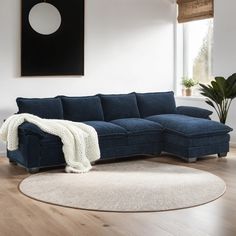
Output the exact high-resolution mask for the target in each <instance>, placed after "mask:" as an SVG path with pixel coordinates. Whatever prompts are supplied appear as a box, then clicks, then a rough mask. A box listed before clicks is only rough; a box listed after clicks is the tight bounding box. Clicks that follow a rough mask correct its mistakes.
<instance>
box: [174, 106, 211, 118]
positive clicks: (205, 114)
mask: <svg viewBox="0 0 236 236" xmlns="http://www.w3.org/2000/svg"><path fill="white" fill-rule="evenodd" d="M212 113H213V112H212V111H209V110H207V109H203V108H199V107H191V106H179V107H177V114H180V115H186V116H192V117H197V118H204V119H210V115H211V114H212Z"/></svg>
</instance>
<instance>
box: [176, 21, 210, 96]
mask: <svg viewBox="0 0 236 236" xmlns="http://www.w3.org/2000/svg"><path fill="white" fill-rule="evenodd" d="M213 28H214V23H213V19H212V18H211V19H205V20H198V21H191V22H187V23H184V24H178V34H179V35H177V36H178V39H177V40H178V45H177V48H178V49H177V54H179V55H177V60H180V61H182V63H179V62H178V66H180V67H182V69H178V71H179V72H178V75H177V77H178V81H177V82H178V85H177V89H178V91H177V92H178V94H180V93H181V92H180V91H181V87H182V86H181V85H180V84H181V78H182V77H183V76H187V77H189V78H193V79H194V80H196V81H199V83H204V84H207V83H209V82H210V81H211V80H212V79H213V76H212V64H213V63H212V60H213V58H212V48H213ZM181 44H182V45H181ZM181 51H182V52H181ZM180 55H181V56H180ZM194 94H195V95H199V92H198V89H197V86H196V87H195V89H194Z"/></svg>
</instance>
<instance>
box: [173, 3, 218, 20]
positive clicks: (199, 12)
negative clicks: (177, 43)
mask: <svg viewBox="0 0 236 236" xmlns="http://www.w3.org/2000/svg"><path fill="white" fill-rule="evenodd" d="M177 3H178V11H179V14H178V22H179V23H183V22H188V21H193V20H201V19H207V18H211V17H213V16H214V0H177Z"/></svg>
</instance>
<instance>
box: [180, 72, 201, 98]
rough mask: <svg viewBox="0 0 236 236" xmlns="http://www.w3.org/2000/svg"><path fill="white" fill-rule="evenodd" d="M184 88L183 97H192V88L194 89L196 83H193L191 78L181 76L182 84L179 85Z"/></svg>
mask: <svg viewBox="0 0 236 236" xmlns="http://www.w3.org/2000/svg"><path fill="white" fill-rule="evenodd" d="M181 84H182V85H183V87H184V89H183V95H185V96H191V95H192V87H194V86H195V85H197V84H198V82H197V81H195V80H194V79H192V78H189V77H187V76H183V77H182V83H181Z"/></svg>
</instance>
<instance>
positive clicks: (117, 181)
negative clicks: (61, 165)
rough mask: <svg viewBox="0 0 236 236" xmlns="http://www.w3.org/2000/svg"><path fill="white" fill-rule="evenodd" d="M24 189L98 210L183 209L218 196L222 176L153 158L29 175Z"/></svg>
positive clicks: (46, 198) (60, 202)
mask: <svg viewBox="0 0 236 236" xmlns="http://www.w3.org/2000/svg"><path fill="white" fill-rule="evenodd" d="M19 188H20V191H21V192H22V193H24V194H25V195H27V196H29V197H31V198H33V199H36V200H39V201H43V202H47V203H51V204H56V205H61V206H66V207H73V208H80V209H87V210H99V211H118V212H136V211H139V212H145V211H164V210H173V209H181V208H187V207H192V206H197V205H201V204H204V203H207V202H210V201H213V200H215V199H217V198H219V197H220V196H221V195H223V194H224V192H225V189H226V186H225V183H224V181H223V180H222V179H220V178H219V177H217V176H215V175H213V174H211V173H208V172H205V171H200V170H197V169H193V168H188V167H183V166H176V165H170V164H163V163H158V162H154V161H151V160H144V161H131V162H122V163H112V164H103V165H95V166H94V167H93V169H92V170H91V171H90V172H89V173H86V174H67V173H64V172H63V170H61V171H60V170H59V171H58V170H57V171H53V172H52V171H51V172H44V173H40V174H36V175H31V176H29V177H27V178H26V179H24V180H23V181H22V182H21V184H20V186H19Z"/></svg>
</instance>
